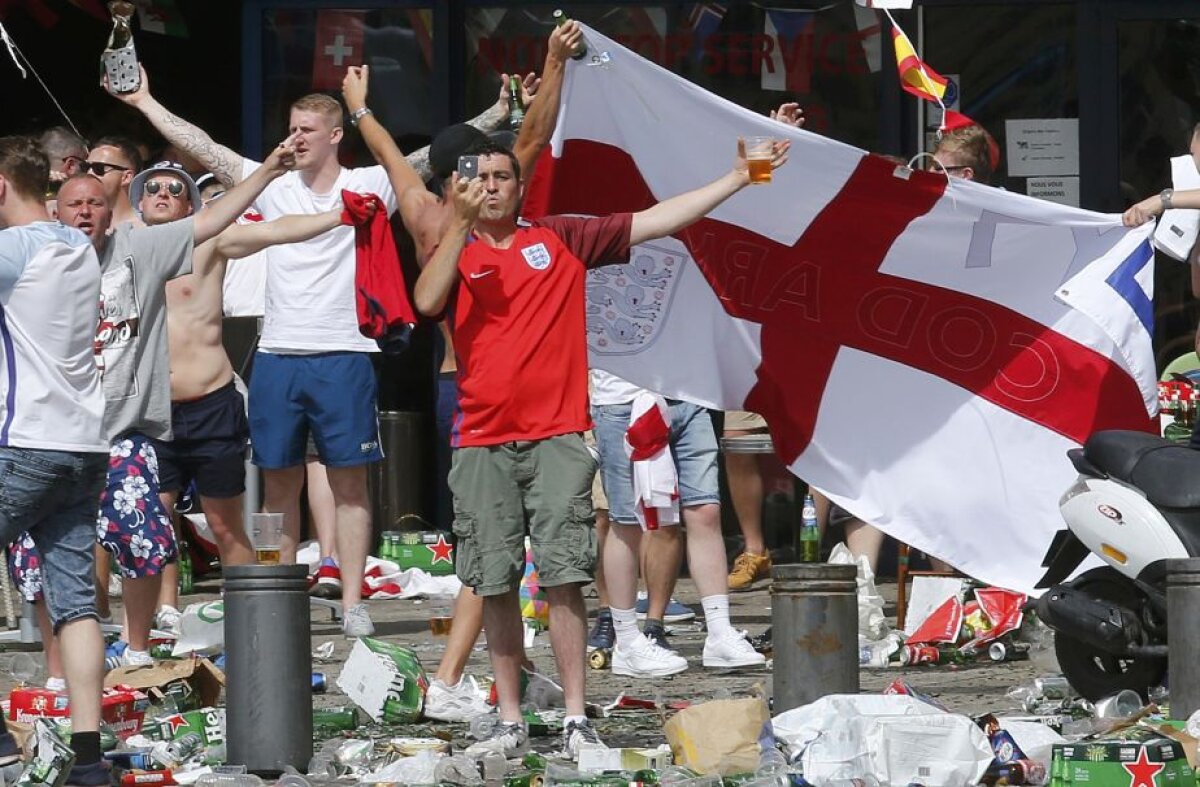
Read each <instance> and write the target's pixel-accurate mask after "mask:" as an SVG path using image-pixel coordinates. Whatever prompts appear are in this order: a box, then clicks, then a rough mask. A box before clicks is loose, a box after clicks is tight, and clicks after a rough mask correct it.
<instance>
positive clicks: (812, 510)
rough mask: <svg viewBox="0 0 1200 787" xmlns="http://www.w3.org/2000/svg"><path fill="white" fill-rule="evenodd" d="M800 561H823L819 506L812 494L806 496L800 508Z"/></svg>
mask: <svg viewBox="0 0 1200 787" xmlns="http://www.w3.org/2000/svg"><path fill="white" fill-rule="evenodd" d="M799 557H800V562H801V563H819V562H821V531H820V530H819V529H818V528H817V506H816V504H815V503H813V498H812V495H805V496H804V508H802V509H801V510H800V555H799Z"/></svg>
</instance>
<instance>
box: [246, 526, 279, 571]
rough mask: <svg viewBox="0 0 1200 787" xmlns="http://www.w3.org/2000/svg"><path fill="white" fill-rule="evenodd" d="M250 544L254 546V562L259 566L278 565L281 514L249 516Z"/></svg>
mask: <svg viewBox="0 0 1200 787" xmlns="http://www.w3.org/2000/svg"><path fill="white" fill-rule="evenodd" d="M250 543H252V544H253V545H254V560H255V561H256V562H257V563H258V564H259V565H260V566H277V565H279V551H280V549H281V548H282V545H283V514H251V515H250Z"/></svg>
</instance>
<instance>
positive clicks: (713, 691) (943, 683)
mask: <svg viewBox="0 0 1200 787" xmlns="http://www.w3.org/2000/svg"><path fill="white" fill-rule="evenodd" d="M200 589H201V590H203V591H209V592H202V593H199V594H197V595H194V596H189V597H186V598H185V599H183V603H189V602H195V601H200V600H208V599H212V598H216V597H217V596H216V592H215V591H216V586H215V585H214V584H207V583H202V584H201V585H200ZM880 591H881V593H882V594H883V596H884V598H885V599H886V600H887V603H888V608H887V612H888V614H889V615H891V616H892V617H891V619H890V622H892V623H894V621H895V618H894V609H893V604H894V599H895V591H896V585H895V583H894V582H886V581H885V582H883V583H881V584H880ZM589 592H590V589H589ZM591 595H593V596H594V593H592V594H591ZM676 597H677V598H678V599H679V600H680V601H681V602H683V603H685V604H688V605H689V606H693V607H694V608H695V609H696V611H697V615H698V616H697V621H698V620H699V619H700V617H701V616H700V614H699V613H700V610H699V604H698V597H697V595H696V591H695V588H694V586H693V585H692V583H691V582H690V581H688V580H681V581H680V583H679V587H678V589H677V592H676ZM770 601H771V597H770V593H769V590H768V589H767V588H766V587H760V588H756V589H754V590H752V591H749V592H744V593H736V594H733V596H732V597H731V605H730V607H731V609H730V613H731V618H732V620H733V623H734V625H735V626H737V627H738V628H741V629H745V630H747V631H748V632H749V633H750V634H751V635H754V634H759V633H761V632H762V631H763V630H765V629H766V627H767V626H768V625H769V624H770V614H771V613H770ZM446 603H447V602H440V601H433V602H431V601H381V602H370V610H371V615H372V617H373V618H374V620H375V624H376V628H377V636H379V637H381V638H383V639H386V640H388V641H393V642H397V643H399V644H403V645H405V646H407V647H410V648H412V649H414V650H415V651H416V652H417V654H418V656H419V657H420V659H421V662H422V663H423V664H424V666H425V668H426V669H427V670H428V671H429V672H430V673H431V674H432V673H433V671H434V670H435V669H436V668H437V663H438V660H439V659H440V658H441V655H442V651H443V650H444V647H445V639H444V638H441V637H434V636H432V635H431V634H430V631H429V625H428V614H429V611H430V609H431V607H432V606H434V605H444V604H446ZM588 606H589V609H590V610H591V611H592V612H594V610H595V606H596V601H595V599H594V597H592V598H589V599H588ZM113 609H114V611H115V612H116V613H117V615H118V619H119V615H120V605H119V602H117V601H114V604H113ZM589 623H590V621H589ZM668 633H669V635H670V639H671V642H672V644H673V645H674V646H675V647H676V648H677V649H678V650H679V651H680V652H681V653H682V655H683V656H685V657H686V658H687V659H688V661H689V663H690V665H691V666H690V668H689V669H688V670H687V671H686V672H684V673H682V674H680V675H676V676H673V677H670V678H661V679H646V680H639V679H633V678H623V677H618V676H614V675H612V673H611V672H609V671H607V670H604V671H596V670H588V673H587V681H588V683H587V690H588V700H589V701H590V702H593V703H596V704H599V705H605V704H608V703H610V702H612V701H613V700H614V699H615V698H616V697H617V696H618V695H619V694H621V693H625V694H626V695H628V696H633V697H640V698H645V699H652V700H653V699H657V700H660V701H662V702H666V703H671V702H677V701H689V702H693V703H694V702H702V701H705V700H710V699H716V698H721V697H727V696H732V697H739V696H747V695H749V694H751V693H752V692H754V691H756V687H761V688H762V689H763V690H764V691H765V692H767V693H768V694H769V693H770V690H771V671H770V669H765V668H760V669H756V670H742V671H731V672H720V671H714V670H709V669H705V668H704V667H702V666H701V665H700V656H701V650H702V648H703V645H704V633H703V631H702V630H701V628H700V626H699V625H698V623H684V624H677V625H673V626H669V627H668ZM327 641H332V642H333V643H334V647H335V651H334V658H333V659H332V660H331V661H330V662H329V663H321V664H314V665H313V669H314V670H317V671H321V672H324V673H325V674H326V677H327V681H328V687H329V689H328V692H327V693H325V694H322V695H318V696H316V697H314V704H315V705H316V706H317V707H325V706H333V705H341V704H345V703H346V702H347V699H346V697H345V695H343V694H341V693H340V692H339V691H338V689H337V686H336V679H337V675H338V672H339V670H340V665H341V663H342V662H343V661H344V660H345V658H346V656H347V655H348V654H349V651H350V646H351V644H352V643H351V642H349V641H348V640H346V639H345V638H344V637H343V636H342V634H341V629H340V627H339V625H338V624H337V623H336V622H334V621H332V620H331V619H330V614H329V612H328V611H327V610H322V609H315V608H314V612H313V615H312V645H313V647H314V648H316V647H317V646H318V645H320V644H321V643H324V642H327ZM530 656H531V658H532V659H533V661H534V663H535V664H536V665H537V666H538V669H539V670H541V671H542V672H545V673H547V674H549V675H553V674H554V673H555V667H554V659H553V655H552V653H551V650H550V645H549V637H548V635H546V634H539V635H538V637H537V638H536V641H535V643H534V646H533V648H532V650H531V652H530ZM0 666H2V662H0ZM468 673H469V674H472V675H475V676H477V677H479V678H485V677H487V676H488V675H490V668H489V665H488V658H487V653H486V650H485V649H484V647H483V643H482V641H481V642H480V644H479V645H477V646H476V648H475V650H474V652H473V653H472V655H471V660H470V663H469V665H468ZM1038 673H1039V670H1038V666H1037V665H1036V664H1035V663H1034V662H1030V661H1024V662H1013V663H1006V664H992V663H981V664H979V665H971V666H962V667H956V666H954V665H939V666H926V667H915V668H900V667H892V668H887V669H864V670H863V671H862V673H861V685H862V691H864V692H874V691H879V690H881V689H883V688H884V687H886V686H887V685H888V684H889V683H890V682H891V681H893V680H895V679H897V678H901V679H904V680H906V681H909V682H910V683H911V684H912V685H913V686H914V687H916V688H917V689H919V690H921V691H924V692H926V693H928V694H931V695H933V696H934V697H936V698H937V699H939V700H940V701H942V702H943V703H944V704H946V705H947V706H948V707H949V708H950V709H951V710H954V711H958V712H962V713H966V714H968V715H973V714H978V713H982V712H985V711H992V710H1000V709H1005V708H1010V707H1013V706H1012V705H1011V704H1010V703H1008V702H1007V701H1006V700H1005V696H1004V695H1005V692H1006V690H1007V689H1008V688H1009V687H1011V686H1013V685H1015V684H1019V683H1022V682H1025V681H1028V680H1030V679H1031V678H1033V677H1034V676H1035V675H1036V674H1038ZM12 683H13V681H12V678H11V676H10V675H3V674H0V688H2V689H3V691H4V693H5V694H7V692H8V690H9V689H10V688H11V687H12ZM662 720H663V719H662V717H661V716H660V715H659V714H658V713H654V712H640V713H629V714H621V715H619V716H616V717H613V718H609V719H602V720H600V721H598V722H597V727H598V728H599V730H600V732H601V734H602V736H604V738H605V740H606V742H608V743H609V744H610V745H652V746H653V745H658V744H659V743H662V742H663V741H664V739H663V736H662V734H661V725H662ZM466 730H467V728H466V725H449V724H440V723H438V724H417V725H407V726H406V727H400V728H398V727H391V728H387V729H386V730H384V729H377V730H373V731H372V732H371V734H373V735H384V734H386V735H431V734H434V735H440V736H442V737H452V738H454V739H456V740H462V738H463V736H464V735H465V734H466ZM534 743H535V745H536V746H537V747H538V748H540V749H543V750H547V749H550V748H553V745H554V744H556V743H557V738H552V739H543V740H542V741H541V742H540V743H539V741H536V740H535V741H534Z"/></svg>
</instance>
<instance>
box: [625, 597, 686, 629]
mask: <svg viewBox="0 0 1200 787" xmlns="http://www.w3.org/2000/svg"><path fill="white" fill-rule="evenodd" d="M634 609H636V610H637V616H638V620H645V619H646V613H647V612H648V611H649V610H650V599H649V597H647V596H643V595H642V594H641V593H639V594H638V600H637V604H636V605H635V606H634ZM695 619H696V613H695V612H693V611H692V608H691V607H685V606H684V605H683V604H680V603H679V602H678V601H676V600H675V599H671V600H670V601H669V602H667V611H666V612H665V613H663V623H684V622H686V621H689V620H695Z"/></svg>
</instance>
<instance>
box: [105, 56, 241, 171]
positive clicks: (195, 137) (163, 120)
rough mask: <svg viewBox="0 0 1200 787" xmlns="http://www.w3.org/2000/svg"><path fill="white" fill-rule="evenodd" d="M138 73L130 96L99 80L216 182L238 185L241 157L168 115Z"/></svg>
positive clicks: (173, 116) (144, 76)
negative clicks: (199, 165)
mask: <svg viewBox="0 0 1200 787" xmlns="http://www.w3.org/2000/svg"><path fill="white" fill-rule="evenodd" d="M141 72H142V84H141V86H140V87H139V88H138V89H137V90H135V91H134V92H132V93H117V92H114V91H113V90H111V89H110V88H109V86H108V77H107V76H105V77H104V79H103V80H101V85H102V86H103V87H104V89H105V90H107V91H108V92H109V94H110V95H112V96H114V97H116V98H118V99H120V100H121V101H123V102H125V103H126V104H128V105H130V106H131V107H134V108H135V109H137V110H138V111H139V112H141V113H142V114H143V115H145V116H146V119H147V120H149V121H150V123H151V124H152V125H153V126H154V128H155V129H156V130H157V131H158V133H160V134H162V135H163V136H164V137H166V139H167V141H168V142H170V143H171V144H172V145H174V146H175V147H177V148H179V149H180V150H183V151H185V152H187V153H190V154H191V155H192V156H194V157H195V158H196V160H197V161H199V162H200V163H201V164H203V165H204V166H205V168H207V169H208V171H209V172H211V173H213V174H214V175H216V176H217V180H219V181H221V182H222V183H224V184H225V185H226V186H233V185H235V184H236V183H239V182H241V180H242V162H243V161H244V160H245V159H244V158H243V156H242V155H241V154H240V153H235V152H234V151H232V150H230V149H229V148H227V147H225V146H224V145H220V144H218V143H216V142H214V141H213V138H212V137H210V136H209V135H208V134H207V133H206V132H205V131H204V130H203V129H201V128H199V127H197V126H194V125H192V124H191V123H189V122H187V121H186V120H184V119H183V118H181V117H179V116H178V115H174V114H172V113H171V112H170V111H168V110H167V108H166V107H164V106H163V105H162V104H160V103H158V100H157V99H156V98H154V96H152V95H150V81H149V80H148V79H147V77H146V69H144V68H142V69H141Z"/></svg>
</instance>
